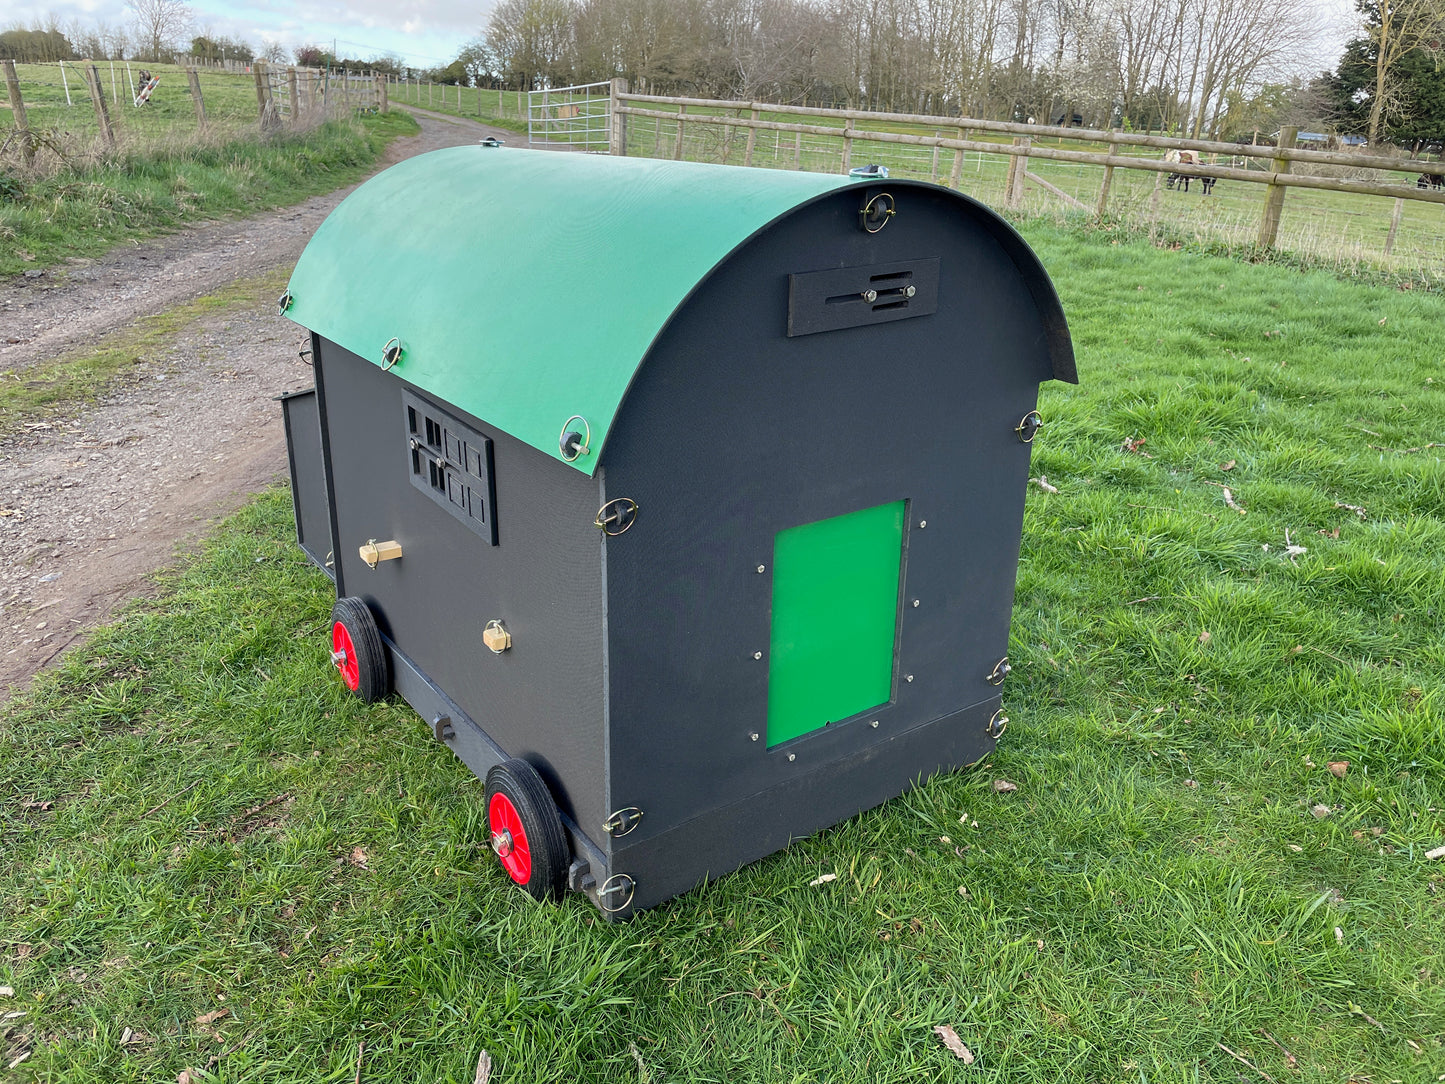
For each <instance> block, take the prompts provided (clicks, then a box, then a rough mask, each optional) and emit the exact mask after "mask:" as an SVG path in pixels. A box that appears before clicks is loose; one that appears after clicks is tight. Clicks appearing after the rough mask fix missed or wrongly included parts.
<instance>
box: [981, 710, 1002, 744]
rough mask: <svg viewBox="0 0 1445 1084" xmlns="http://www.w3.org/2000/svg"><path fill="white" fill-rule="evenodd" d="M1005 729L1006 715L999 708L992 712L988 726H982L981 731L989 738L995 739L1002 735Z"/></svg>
mask: <svg viewBox="0 0 1445 1084" xmlns="http://www.w3.org/2000/svg"><path fill="white" fill-rule="evenodd" d="M1007 729H1008V716H1007V715H1005V714H1004V713H1003V708H999V709H998V711H996V712H994V713H993V718H991V719H989V721H988V726H986V727H984V728H983V732H984V733H985V734H987V735H988V736H989V737H990V738H993V739H995V740H997V739H998V738H1001V737H1003V732H1004V731H1005V730H1007Z"/></svg>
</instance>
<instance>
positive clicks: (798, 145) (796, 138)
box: [793, 132, 803, 169]
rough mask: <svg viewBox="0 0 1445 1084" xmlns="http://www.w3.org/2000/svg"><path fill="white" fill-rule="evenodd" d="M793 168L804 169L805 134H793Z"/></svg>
mask: <svg viewBox="0 0 1445 1084" xmlns="http://www.w3.org/2000/svg"><path fill="white" fill-rule="evenodd" d="M793 168H794V169H802V168H803V133H802V132H794V133H793Z"/></svg>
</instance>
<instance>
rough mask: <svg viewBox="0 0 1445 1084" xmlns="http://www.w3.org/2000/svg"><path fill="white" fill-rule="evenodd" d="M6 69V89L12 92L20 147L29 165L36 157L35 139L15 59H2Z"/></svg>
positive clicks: (0, 63)
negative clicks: (28, 118)
mask: <svg viewBox="0 0 1445 1084" xmlns="http://www.w3.org/2000/svg"><path fill="white" fill-rule="evenodd" d="M0 67H3V68H4V69H5V89H6V90H8V91H9V92H10V109H11V111H12V112H13V113H14V114H15V132H16V134H17V135H19V136H20V148H21V151H22V152H23V153H24V155H25V162H26V164H27V165H28V164H29V163H30V162H31V161H32V160H34V158H35V139H34V138H33V137H32V136H31V134H30V122H29V121H28V120H27V119H26V117H25V99H23V98H22V97H20V77H19V76H17V75H16V74H15V61H13V60H0Z"/></svg>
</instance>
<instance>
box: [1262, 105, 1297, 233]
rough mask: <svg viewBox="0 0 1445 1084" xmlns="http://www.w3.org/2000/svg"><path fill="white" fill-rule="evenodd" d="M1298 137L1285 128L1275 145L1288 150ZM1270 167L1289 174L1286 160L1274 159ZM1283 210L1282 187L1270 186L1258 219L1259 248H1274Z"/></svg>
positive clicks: (1295, 132)
mask: <svg viewBox="0 0 1445 1084" xmlns="http://www.w3.org/2000/svg"><path fill="white" fill-rule="evenodd" d="M1298 135H1299V129H1298V128H1293V127H1289V126H1286V127H1284V128H1281V129H1280V130H1279V142H1278V143H1277V144H1275V145H1276V146H1277V147H1278V148H1279V149H1280V150H1289V149H1290V148H1292V147H1293V146H1294V141H1295V137H1296V136H1298ZM1271 165H1272V167H1273V169H1274V172H1275V173H1276V174H1280V173H1288V172H1289V159H1288V158H1275V159H1272V160H1271ZM1283 210H1284V185H1282V184H1271V185H1270V186H1269V187H1268V188H1266V189H1265V190H1264V213H1263V214H1262V215H1261V216H1260V219H1259V242H1258V243H1259V247H1260V248H1274V240H1275V238H1276V237H1277V236H1278V235H1279V217H1280V214H1281V212H1282V211H1283Z"/></svg>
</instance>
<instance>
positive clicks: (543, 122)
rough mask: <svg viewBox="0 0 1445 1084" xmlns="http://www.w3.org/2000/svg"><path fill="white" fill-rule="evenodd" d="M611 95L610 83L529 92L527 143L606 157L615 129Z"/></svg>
mask: <svg viewBox="0 0 1445 1084" xmlns="http://www.w3.org/2000/svg"><path fill="white" fill-rule="evenodd" d="M610 92H611V84H610V83H587V84H585V85H582V86H576V87H555V88H551V89H548V90H530V91H528V92H527V142H528V144H530V145H531V146H534V147H536V146H546V147H558V146H565V147H568V148H571V149H574V150H579V151H591V152H593V153H596V154H606V153H607V152H608V146H609V139H610V135H611V127H612V117H611V94H610Z"/></svg>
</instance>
